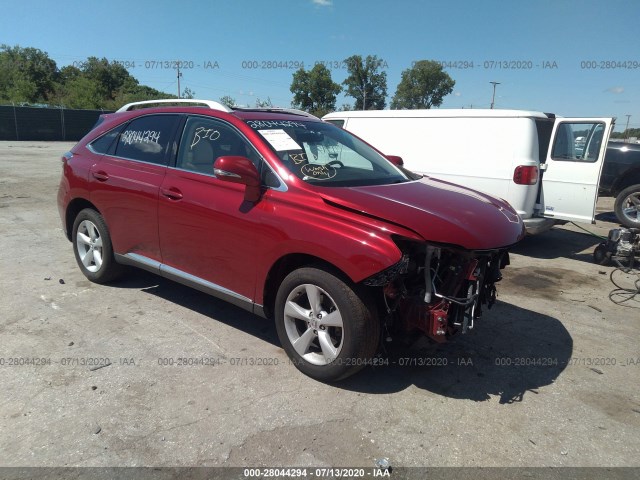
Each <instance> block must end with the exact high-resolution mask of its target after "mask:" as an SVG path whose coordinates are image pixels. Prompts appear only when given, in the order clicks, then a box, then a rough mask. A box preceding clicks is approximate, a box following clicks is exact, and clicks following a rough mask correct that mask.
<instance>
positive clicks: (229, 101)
mask: <svg viewBox="0 0 640 480" xmlns="http://www.w3.org/2000/svg"><path fill="white" fill-rule="evenodd" d="M220 103H221V104H223V105H226V106H227V107H229V108H233V107H235V106H236V105H237V103H236V99H235V98H233V97H232V96H230V95H225V96H224V97H220Z"/></svg>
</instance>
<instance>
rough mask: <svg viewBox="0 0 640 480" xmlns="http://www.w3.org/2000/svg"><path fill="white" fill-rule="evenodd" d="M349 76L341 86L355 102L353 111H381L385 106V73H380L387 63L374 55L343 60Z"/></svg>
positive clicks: (354, 56) (353, 56) (355, 56)
mask: <svg viewBox="0 0 640 480" xmlns="http://www.w3.org/2000/svg"><path fill="white" fill-rule="evenodd" d="M345 63H346V65H347V71H348V72H349V76H348V77H347V78H346V79H345V81H344V82H342V84H343V85H344V86H345V94H346V95H348V96H349V97H353V98H354V99H355V100H356V103H355V105H354V108H353V109H354V110H382V109H384V107H385V106H386V104H387V103H386V96H387V72H384V71H380V69H381V68H382V67H383V66H386V65H387V63H386V62H385V61H384V60H382V59H381V58H378V57H377V56H376V55H373V56H372V55H367V58H366V59H365V60H364V61H363V60H362V57H361V56H360V55H352V56H351V57H349V58H347V59H345Z"/></svg>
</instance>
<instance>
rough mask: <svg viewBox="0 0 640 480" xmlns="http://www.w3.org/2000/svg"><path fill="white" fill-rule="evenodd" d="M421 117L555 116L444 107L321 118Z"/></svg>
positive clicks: (347, 114) (363, 112)
mask: <svg viewBox="0 0 640 480" xmlns="http://www.w3.org/2000/svg"><path fill="white" fill-rule="evenodd" d="M421 117H437V118H447V117H465V118H473V117H494V118H505V117H507V118H522V117H525V118H555V115H554V114H552V113H543V112H534V111H531V110H500V109H494V110H491V109H488V108H485V109H478V108H475V109H472V108H444V109H437V108H436V109H429V110H364V111H362V110H360V111H345V112H333V113H328V114H327V115H325V116H324V117H322V119H323V120H330V119H337V118H421Z"/></svg>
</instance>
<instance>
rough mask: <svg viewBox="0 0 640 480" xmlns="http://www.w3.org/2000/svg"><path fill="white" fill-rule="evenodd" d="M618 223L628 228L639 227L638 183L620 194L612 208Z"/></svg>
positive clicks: (639, 202)
mask: <svg viewBox="0 0 640 480" xmlns="http://www.w3.org/2000/svg"><path fill="white" fill-rule="evenodd" d="M614 211H615V212H616V217H618V221H619V222H620V223H621V224H622V225H624V226H625V227H628V228H638V227H640V183H639V184H637V185H631V186H629V187H627V188H625V189H624V190H622V191H621V192H620V194H619V195H618V196H617V197H616V203H615V206H614Z"/></svg>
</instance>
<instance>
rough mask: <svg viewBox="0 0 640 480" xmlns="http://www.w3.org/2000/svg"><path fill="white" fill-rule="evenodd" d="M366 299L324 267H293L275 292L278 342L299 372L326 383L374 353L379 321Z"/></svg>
mask: <svg viewBox="0 0 640 480" xmlns="http://www.w3.org/2000/svg"><path fill="white" fill-rule="evenodd" d="M372 303H373V302H368V301H366V294H365V293H364V292H360V291H358V290H357V288H355V286H352V285H349V284H347V283H345V282H344V281H343V280H342V279H340V278H338V277H337V276H335V275H333V274H331V273H329V272H327V271H325V270H321V269H318V268H301V269H298V270H295V271H293V272H292V273H290V274H289V275H288V276H287V277H286V278H285V279H284V281H283V282H282V284H281V285H280V288H279V290H278V294H277V296H276V305H275V308H276V314H275V317H276V329H277V331H278V337H279V338H280V343H281V344H282V347H283V348H284V350H285V351H286V352H287V355H288V356H289V358H290V359H291V360H292V361H293V363H294V364H295V365H296V366H297V367H298V369H299V370H300V371H302V372H303V373H304V374H306V375H308V376H310V377H312V378H315V379H317V380H321V381H327V382H331V381H336V380H341V379H343V378H346V377H348V376H349V375H352V374H354V373H356V372H357V371H358V370H360V369H361V368H363V367H364V366H365V365H367V364H368V363H369V360H370V359H371V358H372V357H373V355H374V354H375V353H376V350H377V347H378V341H379V337H380V324H379V322H378V319H377V316H376V314H375V311H372V310H371V309H370V307H369V306H368V305H372Z"/></svg>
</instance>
